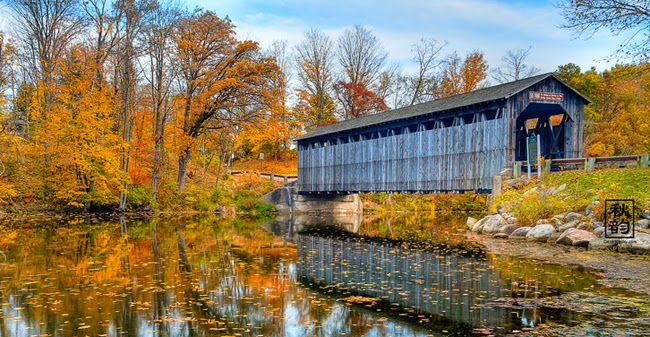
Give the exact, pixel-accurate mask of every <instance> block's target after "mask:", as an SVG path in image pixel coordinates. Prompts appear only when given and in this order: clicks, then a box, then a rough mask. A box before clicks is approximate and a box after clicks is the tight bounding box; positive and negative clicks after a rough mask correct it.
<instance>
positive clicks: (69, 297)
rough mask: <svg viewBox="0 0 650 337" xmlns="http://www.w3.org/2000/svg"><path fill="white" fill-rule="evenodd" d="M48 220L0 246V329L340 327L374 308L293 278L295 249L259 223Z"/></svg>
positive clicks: (366, 324)
mask: <svg viewBox="0 0 650 337" xmlns="http://www.w3.org/2000/svg"><path fill="white" fill-rule="evenodd" d="M48 228H49V229H48V230H42V229H38V228H37V229H35V230H31V229H27V230H25V231H24V232H23V233H21V234H19V235H20V236H19V238H18V239H16V244H15V245H13V246H11V247H7V249H5V251H6V252H7V253H8V254H7V255H8V258H9V260H10V261H8V262H7V263H6V264H4V265H3V268H2V269H1V270H0V280H2V282H0V303H5V302H8V303H10V305H9V306H3V312H4V314H3V315H0V320H3V321H0V325H1V327H0V334H1V335H0V337H5V336H12V337H14V336H19V337H22V336H30V335H41V334H49V335H52V336H73V335H79V336H82V335H90V336H96V335H102V334H107V335H109V336H119V335H127V336H138V335H152V336H156V335H158V336H192V335H196V336H206V335H214V334H217V335H235V334H242V335H243V336H257V335H265V336H268V335H276V336H282V335H289V334H290V335H294V336H313V335H321V336H336V335H340V333H342V332H346V333H348V334H349V335H365V334H366V333H367V332H368V331H371V330H370V329H371V326H373V325H372V324H370V322H371V321H372V319H373V316H372V315H371V314H370V313H369V312H366V311H363V310H358V309H355V308H350V307H348V306H347V305H345V304H343V303H341V302H337V301H336V300H334V299H331V298H327V297H324V296H322V295H320V294H318V293H316V292H311V291H310V290H307V289H305V288H303V287H301V286H299V285H297V284H296V279H297V272H296V270H297V269H296V264H295V259H296V250H295V248H291V245H289V246H285V245H284V243H283V242H282V240H280V239H278V238H276V237H274V236H273V235H272V234H270V233H268V232H266V231H265V230H263V229H261V228H259V227H258V226H257V224H256V223H254V222H247V221H245V220H242V219H236V220H233V221H225V220H217V221H215V219H214V218H205V219H189V220H179V219H164V218H157V219H154V220H129V219H128V218H126V219H119V220H118V219H116V220H115V221H112V222H111V221H107V222H102V221H97V222H95V223H94V224H92V225H83V224H80V225H70V226H57V225H56V224H55V223H52V224H49V225H48ZM35 232H36V234H35ZM48 261H50V262H48ZM48 265H49V266H51V268H49V269H48ZM317 303H318V304H317ZM15 308H24V309H22V310H15ZM66 321H68V323H64V322H66ZM382 326H383V325H381V326H376V325H375V326H374V327H372V329H373V330H372V331H380V330H381V329H388V328H385V327H382ZM27 328H29V329H27ZM211 329H219V330H211ZM377 329H380V330H377ZM389 333H391V332H390V331H389V330H385V331H384V330H381V331H380V332H378V333H377V334H378V335H382V334H389ZM392 334H393V335H394V333H392Z"/></svg>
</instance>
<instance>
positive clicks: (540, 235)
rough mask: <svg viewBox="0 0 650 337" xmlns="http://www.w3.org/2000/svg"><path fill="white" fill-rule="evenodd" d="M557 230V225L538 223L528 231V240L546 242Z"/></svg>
mask: <svg viewBox="0 0 650 337" xmlns="http://www.w3.org/2000/svg"><path fill="white" fill-rule="evenodd" d="M555 232H556V231H555V227H554V226H553V225H551V224H541V225H537V226H535V227H533V228H532V229H531V230H529V231H528V234H526V241H533V242H546V241H547V240H548V238H549V237H550V236H551V235H553V233H555Z"/></svg>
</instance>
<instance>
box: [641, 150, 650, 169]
mask: <svg viewBox="0 0 650 337" xmlns="http://www.w3.org/2000/svg"><path fill="white" fill-rule="evenodd" d="M648 157H650V156H648V155H647V154H644V155H640V156H639V168H642V169H647V168H648Z"/></svg>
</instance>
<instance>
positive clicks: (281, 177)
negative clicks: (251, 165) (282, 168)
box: [228, 171, 298, 185]
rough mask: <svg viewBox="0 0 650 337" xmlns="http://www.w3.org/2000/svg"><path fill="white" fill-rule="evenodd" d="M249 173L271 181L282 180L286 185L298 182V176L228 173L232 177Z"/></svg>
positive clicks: (244, 172) (266, 173)
mask: <svg viewBox="0 0 650 337" xmlns="http://www.w3.org/2000/svg"><path fill="white" fill-rule="evenodd" d="M249 173H252V174H255V175H257V176H258V177H266V178H269V179H271V180H282V181H283V183H284V184H285V185H286V184H288V183H290V182H294V181H296V180H298V176H297V175H285V174H276V173H269V172H258V171H228V174H230V175H238V174H249Z"/></svg>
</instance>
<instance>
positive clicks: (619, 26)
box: [560, 0, 650, 61]
mask: <svg viewBox="0 0 650 337" xmlns="http://www.w3.org/2000/svg"><path fill="white" fill-rule="evenodd" d="M560 8H561V9H562V16H563V17H564V20H565V23H564V24H563V25H562V27H563V28H566V29H569V30H572V31H573V32H574V33H575V35H576V36H579V37H585V38H591V37H592V36H594V34H596V33H597V32H599V31H601V30H607V31H609V32H611V33H612V34H613V35H616V36H618V35H621V34H629V35H625V37H624V38H623V42H622V43H621V47H620V48H619V50H618V51H617V54H618V56H619V57H621V58H627V59H633V60H641V61H647V60H648V53H649V52H650V3H648V1H640V0H616V1H612V0H564V1H562V2H561V4H560Z"/></svg>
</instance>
